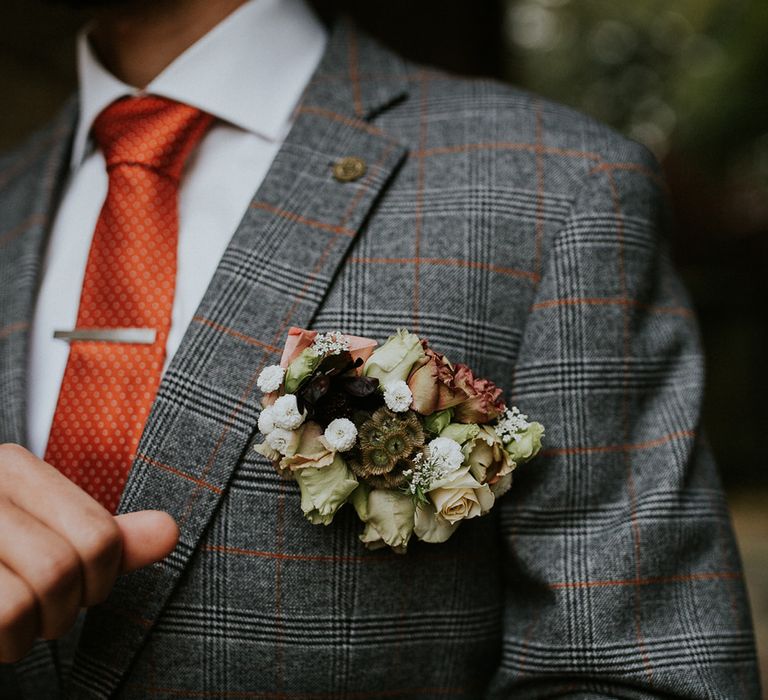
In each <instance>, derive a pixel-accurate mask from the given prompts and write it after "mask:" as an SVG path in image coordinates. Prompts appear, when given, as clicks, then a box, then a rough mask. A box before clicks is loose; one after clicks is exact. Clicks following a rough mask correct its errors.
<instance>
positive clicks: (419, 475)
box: [403, 454, 448, 500]
mask: <svg viewBox="0 0 768 700" xmlns="http://www.w3.org/2000/svg"><path fill="white" fill-rule="evenodd" d="M411 462H412V463H413V469H406V470H405V471H403V476H404V477H405V478H406V480H407V482H408V491H409V492H410V493H411V494H412V495H414V496H416V497H417V498H418V499H419V500H424V499H425V498H426V495H425V494H427V493H428V492H429V490H430V489H431V488H432V484H435V483H437V482H438V481H440V480H441V479H443V478H444V477H445V475H446V474H447V473H448V470H447V469H446V468H445V464H444V463H443V461H442V460H440V459H435V457H434V456H432V455H425V454H418V455H416V456H415V457H414V458H413V459H412V460H411Z"/></svg>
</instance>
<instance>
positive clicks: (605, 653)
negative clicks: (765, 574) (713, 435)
mask: <svg viewBox="0 0 768 700" xmlns="http://www.w3.org/2000/svg"><path fill="white" fill-rule="evenodd" d="M622 148H624V149H625V153H623V154H620V155H619V156H617V157H616V160H617V161H620V162H616V163H612V164H609V163H602V164H600V165H597V166H596V167H594V168H593V169H592V170H591V171H590V172H589V173H588V175H587V176H586V180H585V184H584V185H583V187H582V189H581V192H580V194H579V195H578V196H577V197H576V198H575V200H574V203H573V206H572V210H571V212H570V214H569V215H568V218H567V220H566V222H565V224H564V225H563V226H562V227H561V228H560V230H559V232H558V233H557V235H556V236H555V237H554V239H553V240H552V241H549V242H546V241H545V243H544V255H543V266H542V271H541V272H542V274H541V281H540V284H539V286H538V289H537V292H536V295H535V299H534V303H533V304H532V307H531V311H530V315H529V317H528V321H527V323H526V327H525V331H524V335H523V341H522V344H521V347H520V352H519V354H518V360H517V363H516V367H515V376H514V380H513V392H512V394H513V395H512V399H513V403H515V404H516V405H518V406H519V407H520V408H521V410H522V411H523V412H524V413H528V414H530V416H531V417H532V418H535V419H536V420H539V421H541V422H542V423H544V424H545V426H546V430H547V432H546V436H545V444H544V447H543V450H542V453H541V454H540V456H539V457H538V458H537V459H536V460H534V461H533V462H531V463H529V464H526V465H524V466H521V467H520V468H519V471H518V472H516V482H515V485H514V486H513V488H512V491H511V492H510V493H509V494H508V495H507V496H505V497H504V498H502V499H500V501H499V503H498V504H497V509H498V510H499V511H500V512H499V535H500V537H501V538H502V550H503V552H504V561H503V564H502V566H503V570H504V585H505V599H504V619H503V639H502V649H501V654H500V662H499V666H498V669H497V672H496V674H495V676H494V678H493V680H492V682H491V684H490V686H489V689H488V691H487V694H486V700H499V699H501V698H505V699H511V698H515V700H523V699H526V698H573V699H574V700H575V699H576V698H579V699H582V700H586V699H587V698H662V697H663V698H669V697H673V698H689V699H694V698H695V699H699V698H722V699H723V700H725V699H726V698H727V699H730V700H732V699H734V698H746V699H750V700H752V699H755V700H756V699H757V698H759V696H760V691H759V681H758V677H757V671H756V660H755V650H754V641H753V633H752V628H751V622H750V615H749V609H748V603H747V599H746V593H745V589H744V584H743V581H742V574H741V568H740V562H739V557H738V552H737V549H736V545H735V542H734V538H733V534H732V531H731V526H730V519H729V514H728V510H727V506H726V503H725V500H724V496H723V493H722V489H721V486H720V483H719V480H718V475H717V470H716V467H715V464H714V463H713V460H712V457H711V455H710V452H709V450H708V448H707V446H706V442H705V438H704V436H703V435H702V427H701V422H700V419H701V402H702V392H703V379H704V373H703V360H702V351H701V347H700V343H699V339H698V331H697V326H696V321H695V317H694V315H693V313H692V311H691V307H690V303H689V300H688V298H687V294H686V291H685V289H684V288H683V287H682V285H681V283H680V281H679V280H678V277H677V275H676V273H675V271H674V269H673V267H672V264H671V262H670V259H669V256H668V254H667V250H666V241H665V240H664V233H663V230H664V228H665V220H666V218H667V214H666V204H665V197H666V194H665V190H664V184H663V182H662V181H661V178H660V176H659V174H658V167H657V164H656V163H655V161H654V160H653V158H652V156H650V154H648V153H647V151H646V150H645V149H644V148H642V147H640V146H637V145H636V144H629V145H628V146H626V145H624V146H622ZM723 416H724V418H723V419H724V420H727V407H723Z"/></svg>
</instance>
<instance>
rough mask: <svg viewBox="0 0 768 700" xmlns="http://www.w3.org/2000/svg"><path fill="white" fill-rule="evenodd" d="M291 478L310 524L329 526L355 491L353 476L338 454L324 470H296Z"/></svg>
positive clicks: (355, 480) (310, 468)
mask: <svg viewBox="0 0 768 700" xmlns="http://www.w3.org/2000/svg"><path fill="white" fill-rule="evenodd" d="M294 476H295V477H296V481H297V482H298V484H299V489H300V490H301V510H302V511H303V512H304V515H305V516H306V517H307V520H309V522H311V523H312V524H313V525H321V524H322V525H330V523H331V521H332V520H333V516H334V515H336V511H337V510H338V509H339V508H340V507H341V506H342V505H344V503H346V502H347V499H348V498H349V496H350V494H351V493H352V492H353V491H354V490H355V489H356V488H357V479H356V478H355V475H354V474H353V473H352V472H351V471H350V470H349V467H347V463H346V462H345V461H344V460H343V459H342V458H341V457H339V455H336V458H335V459H334V460H333V462H331V464H329V465H327V466H325V467H320V468H319V469H317V468H313V467H307V468H306V469H299V470H298V471H296V472H294Z"/></svg>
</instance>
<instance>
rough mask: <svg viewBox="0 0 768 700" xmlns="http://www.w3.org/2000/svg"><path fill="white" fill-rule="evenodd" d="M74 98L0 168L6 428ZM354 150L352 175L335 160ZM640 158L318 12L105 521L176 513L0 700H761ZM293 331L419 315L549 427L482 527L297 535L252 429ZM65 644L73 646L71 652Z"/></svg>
mask: <svg viewBox="0 0 768 700" xmlns="http://www.w3.org/2000/svg"><path fill="white" fill-rule="evenodd" d="M76 117H77V114H76V104H75V102H72V103H70V104H69V105H68V106H66V107H65V109H64V111H63V112H62V114H61V116H60V118H58V119H57V120H56V121H55V122H54V123H53V124H52V125H50V126H49V127H48V128H46V129H44V130H43V131H42V132H41V133H38V134H37V135H35V136H34V137H33V138H32V139H31V140H30V141H29V142H28V143H27V144H25V145H24V146H22V147H21V148H20V149H19V150H17V151H16V152H15V153H12V154H10V155H8V156H6V157H5V158H4V159H3V160H2V162H1V164H0V398H1V399H2V401H1V402H0V438H1V439H2V440H4V441H13V442H21V443H23V442H24V439H25V438H24V435H25V433H24V421H23V418H24V403H25V356H26V349H27V342H28V329H29V325H30V316H31V313H32V308H33V301H34V297H35V288H36V283H37V280H38V278H39V274H40V264H41V256H42V253H43V250H44V244H45V239H46V231H47V230H48V227H49V224H50V221H51V216H52V214H53V213H54V212H55V210H56V202H57V197H58V195H59V193H60V190H61V186H62V182H63V179H64V176H65V171H66V167H67V156H68V149H69V145H70V141H71V137H72V132H73V127H74V124H75V120H76ZM349 155H352V156H357V157H360V158H363V159H364V160H365V161H366V163H367V165H368V169H367V174H366V175H365V177H364V178H362V179H360V180H358V181H356V182H347V183H342V182H338V181H337V180H335V179H334V178H333V176H332V164H333V163H334V162H335V161H336V160H337V159H339V158H341V157H344V156H349ZM663 201H664V185H663V182H662V180H661V177H660V175H659V171H658V168H657V165H656V164H655V162H654V161H653V159H652V158H651V156H649V154H648V153H647V152H646V151H645V150H644V149H643V148H642V147H640V146H638V145H637V144H635V143H632V142H630V141H627V140H625V139H624V138H622V137H620V136H619V135H617V134H616V133H614V132H613V131H611V130H609V129H607V128H606V127H604V126H601V125H600V124H597V123H595V122H593V121H591V120H590V119H588V118H586V117H584V116H582V115H579V114H577V113H575V112H572V111H570V110H568V109H565V108H563V107H561V106H558V105H555V104H551V103H549V102H546V101H543V100H540V99H537V98H535V97H533V96H531V95H528V94H526V93H524V92H522V91H520V90H517V89H514V88H511V87H509V86H505V85H501V84H498V83H495V82H492V81H476V80H465V79H459V78H457V77H454V76H449V75H446V74H443V73H440V72H437V71H434V70H429V69H425V68H423V67H420V66H415V65H412V64H409V63H407V62H405V61H403V60H401V59H400V58H398V57H397V56H395V55H393V54H391V53H390V52H388V51H386V50H384V49H383V48H381V47H380V46H378V45H376V44H375V43H374V42H372V41H371V40H370V39H368V38H367V37H365V36H363V35H361V34H360V33H359V32H356V31H355V30H354V29H353V28H352V27H351V26H350V25H349V24H346V23H344V22H341V23H339V24H338V25H337V26H336V28H335V29H334V30H333V33H332V38H331V40H330V43H329V46H328V48H327V51H326V54H325V56H324V58H323V60H322V62H321V64H320V66H319V68H318V69H317V71H316V73H315V75H314V77H313V79H312V81H311V83H310V85H309V86H308V88H307V90H306V92H305V94H304V96H303V99H302V102H301V105H300V107H299V108H298V110H297V113H296V121H295V125H294V126H293V129H292V131H291V132H290V135H289V136H288V138H287V140H286V142H285V144H284V145H283V146H282V148H281V149H280V152H279V154H278V155H277V157H276V159H275V161H274V162H273V164H272V166H271V169H270V171H269V174H268V175H267V177H266V179H265V180H264V182H263V184H262V185H261V186H260V187H259V189H258V191H257V192H256V193H255V195H254V197H253V202H252V204H251V206H250V208H249V209H248V212H247V214H246V215H245V218H244V219H243V221H242V222H241V224H240V226H239V228H238V229H237V231H236V233H235V234H234V237H233V238H232V240H231V243H230V244H229V247H228V248H227V250H226V253H225V254H224V256H223V258H222V259H221V262H220V263H219V266H218V269H217V271H216V273H215V276H214V278H213V281H212V282H211V284H210V287H209V288H208V290H207V292H206V294H205V297H204V299H203V301H202V303H201V305H200V307H199V309H198V311H197V313H196V315H195V318H194V321H193V322H192V324H191V325H190V327H189V328H188V329H187V331H186V335H185V337H184V341H183V343H182V345H181V348H180V349H179V351H178V353H177V355H176V356H175V358H174V359H173V362H172V363H171V365H170V367H169V369H168V371H167V373H166V374H165V376H164V379H163V381H162V384H161V387H160V390H159V394H158V396H157V400H156V402H155V405H154V408H153V411H152V414H151V417H150V419H149V421H148V423H147V426H146V429H145V432H144V436H143V439H142V441H141V445H140V449H139V453H138V455H137V456H136V460H135V462H134V464H133V466H132V470H131V473H130V477H129V480H128V483H127V485H126V487H125V491H124V493H123V497H122V501H121V505H120V512H127V511H134V510H139V509H143V508H160V509H163V510H166V511H168V512H169V513H171V514H172V515H173V516H174V517H175V518H176V519H177V521H178V523H179V525H180V527H181V541H180V543H179V545H178V547H177V548H176V550H175V551H174V552H173V553H172V554H171V555H170V556H169V557H168V558H167V559H166V560H165V561H163V562H162V563H159V564H157V565H154V566H151V567H149V568H146V569H143V570H141V571H138V572H135V573H133V574H130V575H127V576H124V577H121V578H120V579H119V580H118V582H117V584H116V586H115V588H114V591H113V592H112V594H111V596H110V597H109V599H108V600H107V602H106V603H104V604H103V605H99V606H98V607H95V608H92V609H91V610H90V611H89V612H88V613H87V616H85V619H84V621H83V624H82V628H81V629H77V630H76V631H75V632H73V634H72V635H70V637H68V638H66V639H65V640H63V641H61V642H58V643H54V642H50V643H45V642H39V643H38V644H37V646H36V647H35V649H34V650H33V652H32V653H31V654H30V655H29V656H28V657H27V658H25V659H24V660H23V661H22V662H20V663H18V664H16V665H14V666H5V667H1V669H0V695H2V697H3V698H17V697H20V698H22V697H23V698H57V697H68V698H73V699H78V700H80V699H82V700H85V699H86V698H87V699H96V698H108V697H118V698H124V699H131V700H133V699H138V698H153V699H158V700H159V699H161V698H163V699H165V698H169V699H170V698H202V697H221V698H258V699H264V700H267V699H269V700H326V699H331V698H339V699H344V698H345V699H347V700H353V699H354V700H359V699H367V698H421V699H424V700H432V699H435V698H465V699H474V700H477V699H486V700H497V699H501V698H520V699H525V698H550V697H567V698H661V697H664V698H666V697H674V698H720V699H723V700H726V699H727V700H733V699H734V698H750V699H754V698H757V697H758V695H759V689H758V680H757V676H756V670H755V653H754V646H753V637H752V630H751V623H750V618H749V612H748V606H747V600H746V595H745V590H744V585H743V581H742V575H741V570H740V564H739V560H738V554H737V551H736V548H735V545H734V541H733V536H732V533H731V528H730V524H729V519H728V512H727V509H726V505H725V502H724V499H723V494H722V492H721V489H720V485H719V483H718V478H717V475H716V470H715V466H714V464H713V462H712V459H711V457H710V455H709V452H708V451H707V448H706V446H705V444H704V443H703V440H702V436H701V432H700V430H701V428H700V424H699V419H700V404H701V394H702V377H703V375H702V358H701V351H700V347H699V341H698V339H697V330H696V323H695V320H694V317H693V314H692V312H691V308H690V304H689V300H688V297H687V295H686V292H685V290H684V289H683V288H682V287H681V285H680V283H679V281H678V279H677V277H676V276H675V273H674V272H673V270H672V268H671V266H670V262H669V259H668V257H667V254H666V252H665V242H664V239H663V235H662V233H661V231H662V228H663V218H664V214H663ZM290 325H296V326H304V327H314V328H317V329H320V330H331V329H343V330H346V331H348V332H351V333H355V334H360V335H366V336H373V337H376V338H378V339H380V340H382V339H384V338H385V337H386V336H387V335H389V334H390V333H391V332H392V331H393V330H394V329H396V328H398V327H406V328H410V329H412V330H414V331H416V332H418V333H420V334H423V335H424V336H425V337H427V338H428V339H429V340H430V341H431V342H432V344H433V345H434V346H435V347H436V348H437V349H439V350H440V351H442V352H445V353H447V354H448V356H449V357H451V358H453V359H454V360H456V361H462V362H466V363H468V364H469V365H470V366H472V367H473V368H475V369H476V370H477V371H478V372H479V374H480V375H483V376H488V377H490V378H492V379H493V380H494V381H496V382H497V383H498V384H500V385H501V386H504V387H506V388H507V389H508V390H509V394H510V396H509V398H510V399H511V400H512V401H513V402H514V403H516V404H518V405H519V406H520V407H521V408H522V410H523V411H524V412H527V413H530V414H531V415H533V416H535V417H536V419H538V420H541V421H542V422H543V423H544V424H545V425H546V427H547V435H546V445H545V449H544V451H543V453H542V455H541V457H540V458H539V459H537V460H536V461H535V462H532V463H531V464H529V465H526V466H525V467H522V468H521V469H520V471H519V472H518V476H517V480H516V483H515V486H514V487H513V490H512V491H511V492H510V493H509V494H508V495H507V496H505V497H504V498H503V499H502V500H501V501H500V502H499V504H498V505H497V507H496V508H495V509H494V510H493V512H492V513H491V514H490V515H488V516H487V517H484V518H479V519H476V520H473V521H471V522H468V523H466V524H465V525H463V526H462V528H461V529H460V531H459V532H458V534H457V535H456V536H454V537H453V538H452V539H451V540H450V541H449V542H447V543H445V544H442V545H422V544H420V543H415V544H413V545H412V546H411V548H410V551H409V552H408V554H407V555H406V556H397V555H394V554H391V553H389V552H381V551H379V552H368V551H366V550H365V549H364V547H363V546H362V544H361V543H360V542H359V541H358V538H357V535H358V533H359V530H360V528H359V524H358V523H357V522H356V519H355V517H354V515H353V513H351V512H349V511H343V512H341V513H340V514H339V515H338V517H337V518H336V520H335V522H334V523H333V524H332V525H331V526H329V527H315V526H312V525H310V524H309V523H308V522H307V521H306V520H305V519H304V518H303V516H302V514H301V510H300V508H299V493H298V490H297V488H296V486H295V484H294V483H291V482H285V481H282V480H281V479H280V478H279V477H278V476H277V475H276V474H275V473H274V471H273V469H272V468H271V466H270V465H269V464H268V463H267V462H266V461H265V460H264V459H262V458H261V457H260V456H259V455H257V454H255V453H254V452H253V451H252V450H251V449H250V447H251V446H252V444H253V441H254V439H255V436H256V423H257V417H258V413H259V393H258V390H257V389H256V388H255V378H256V376H257V375H258V373H259V371H260V369H261V368H262V367H263V366H264V365H265V364H266V363H272V362H274V361H275V359H276V358H277V357H278V353H279V350H280V347H281V345H282V343H283V339H284V336H285V332H286V330H287V328H288V326H290ZM73 648H74V662H72V661H71V659H70V654H71V652H72V649H73Z"/></svg>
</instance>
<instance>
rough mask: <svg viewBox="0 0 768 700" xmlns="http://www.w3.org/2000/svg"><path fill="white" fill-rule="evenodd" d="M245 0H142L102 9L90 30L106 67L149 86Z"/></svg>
mask: <svg viewBox="0 0 768 700" xmlns="http://www.w3.org/2000/svg"><path fill="white" fill-rule="evenodd" d="M245 2H246V0H216V1H215V2H211V0H142V1H141V2H136V1H135V2H133V3H130V4H128V5H127V6H123V7H119V8H113V9H110V10H105V11H103V13H102V14H100V15H99V16H98V17H97V18H96V22H95V24H94V28H93V30H92V32H91V34H90V39H91V42H92V44H93V48H94V50H95V52H96V54H97V55H98V57H99V59H100V60H101V62H102V63H103V64H104V66H105V67H106V68H107V69H109V70H110V71H111V72H112V73H113V74H114V75H115V76H116V77H117V78H119V79H120V80H122V81H123V82H124V83H127V84H128V85H132V86H134V87H137V88H144V87H146V86H147V85H148V84H149V83H150V82H151V81H152V80H153V79H154V78H155V77H156V76H157V75H159V74H160V73H161V72H162V71H163V69H164V68H166V66H168V65H169V64H170V63H171V62H172V61H173V60H174V59H175V58H176V57H177V56H179V55H180V54H181V53H183V52H184V51H185V50H186V49H188V48H189V47H190V46H192V44H194V43H195V42H196V41H197V40H198V39H200V38H201V37H203V36H205V34H207V33H208V32H209V31H210V30H211V29H213V27H215V26H216V25H217V24H218V23H219V22H221V20H223V19H224V18H225V17H227V16H228V15H229V14H230V13H232V12H233V11H234V10H236V9H237V8H238V7H240V5H242V4H244V3H245Z"/></svg>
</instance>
